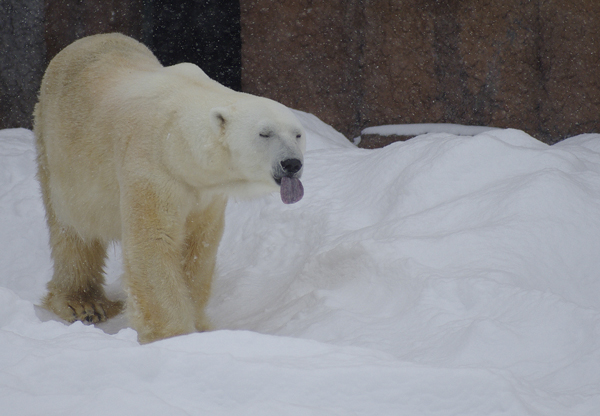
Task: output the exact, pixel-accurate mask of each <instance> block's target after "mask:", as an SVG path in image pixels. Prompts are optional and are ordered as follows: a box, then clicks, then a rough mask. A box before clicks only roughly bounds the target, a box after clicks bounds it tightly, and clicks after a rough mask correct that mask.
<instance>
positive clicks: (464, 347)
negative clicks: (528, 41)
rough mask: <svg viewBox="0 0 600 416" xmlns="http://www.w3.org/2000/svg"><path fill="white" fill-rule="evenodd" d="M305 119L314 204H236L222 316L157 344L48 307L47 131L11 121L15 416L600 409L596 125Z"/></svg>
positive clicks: (8, 183) (7, 231)
mask: <svg viewBox="0 0 600 416" xmlns="http://www.w3.org/2000/svg"><path fill="white" fill-rule="evenodd" d="M296 114H297V115H298V117H299V118H300V119H301V121H302V122H303V124H304V125H305V127H306V129H307V133H308V149H307V154H306V158H305V173H304V176H303V183H304V188H305V195H304V198H303V199H302V200H301V201H300V202H298V203H297V204H294V205H284V204H282V202H281V200H280V199H279V197H278V195H272V196H268V197H266V198H263V199H257V200H252V201H232V202H231V203H230V205H229V206H228V210H227V226H226V230H225V235H224V238H223V241H222V243H221V247H220V252H219V258H218V272H219V276H218V278H217V280H216V282H215V286H214V293H213V297H212V299H211V302H210V305H209V315H210V317H211V319H212V321H213V323H214V325H215V326H216V327H217V328H218V330H217V331H214V332H210V333H202V334H192V335H187V336H182V337H177V338H172V339H168V340H164V341H159V342H156V343H153V344H149V345H145V346H140V345H139V344H138V343H137V341H136V334H135V332H134V331H133V330H132V329H130V328H127V324H126V322H125V320H124V319H123V318H122V317H118V318H115V319H114V320H113V321H110V322H108V323H105V324H102V325H99V326H98V327H93V326H85V325H83V324H81V323H75V324H72V325H67V324H65V323H64V322H59V321H57V320H56V319H55V318H54V317H53V316H52V315H50V314H49V313H48V312H46V311H44V310H41V309H39V308H38V307H36V306H35V305H36V304H37V303H39V300H40V298H41V296H42V295H43V293H44V290H45V288H44V286H45V284H46V282H47V281H48V280H49V279H50V276H51V266H52V265H51V261H50V258H49V249H48V246H47V231H46V228H45V223H44V213H43V208H42V204H41V200H40V196H39V189H38V185H37V183H36V181H35V161H34V159H35V151H34V146H33V137H32V134H31V132H29V131H27V130H18V129H17V130H4V131H0V231H1V233H0V409H2V414H7V415H34V414H46V415H63V414H67V413H74V412H82V411H85V412H86V414H91V415H106V414H123V415H138V414H139V415H159V414H169V415H197V414H211V415H237V414H239V415H265V414H279V415H402V414H408V415H461V416H466V415H473V416H481V415H503V414H506V415H511V416H514V415H550V414H551V415H565V416H567V415H569V416H571V415H595V414H596V412H597V411H598V409H600V376H599V374H600V276H599V274H600V272H599V271H600V255H599V254H598V253H600V135H597V134H590V135H582V136H578V137H574V138H571V139H568V140H565V141H563V142H561V143H559V144H556V145H554V146H548V145H545V144H543V143H541V142H538V141H536V140H535V139H533V138H532V137H530V136H528V135H527V134H525V133H523V132H521V131H517V130H490V131H487V132H484V133H481V134H478V135H477V136H474V137H471V136H458V135H453V134H449V133H433V134H426V135H422V136H419V137H416V138H414V139H411V140H409V141H407V142H400V143H395V144H393V145H390V146H388V147H385V148H383V149H377V150H362V149H358V148H356V147H355V146H354V145H352V144H351V143H350V142H348V141H347V140H346V139H345V138H343V137H342V136H341V135H340V134H338V133H337V132H335V131H334V130H333V129H332V128H331V127H329V126H327V125H324V124H323V123H321V122H320V121H319V120H318V119H316V118H315V117H314V116H311V115H309V114H305V113H300V112H297V113H296ZM454 133H460V131H455V132H454ZM111 254H112V258H111V261H110V263H109V266H108V268H107V275H108V276H107V279H108V281H109V283H110V287H109V294H112V295H113V297H114V296H116V297H119V296H121V297H122V296H123V294H122V292H121V289H120V273H121V272H120V263H119V262H120V260H119V248H118V247H115V248H114V249H113V250H112V251H111Z"/></svg>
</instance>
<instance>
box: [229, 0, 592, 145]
mask: <svg viewBox="0 0 600 416" xmlns="http://www.w3.org/2000/svg"><path fill="white" fill-rule="evenodd" d="M241 10H242V13H241V25H242V87H243V89H244V90H245V91H247V92H250V93H253V94H258V95H264V96H268V97H271V98H273V99H276V100H278V101H281V102H283V103H284V104H286V105H288V106H291V107H293V108H297V109H300V110H304V111H309V112H312V113H314V114H316V115H317V116H319V117H320V118H321V119H323V120H324V121H325V122H327V123H329V124H332V125H333V126H334V127H335V128H336V129H338V130H340V131H341V132H342V133H344V134H345V135H346V136H347V137H349V138H353V137H355V136H357V135H359V134H360V131H361V130H362V129H363V128H365V127H368V126H374V125H382V124H400V123H457V124H467V125H488V126H495V127H504V128H506V127H512V128H519V129H522V130H525V131H526V132H528V133H529V134H531V135H533V136H534V137H537V138H539V139H541V140H544V141H546V142H548V143H553V142H555V141H558V140H560V139H562V138H564V137H569V136H571V135H574V134H578V133H581V132H600V92H599V88H600V76H599V75H598V74H599V73H600V72H599V70H598V68H600V34H599V31H600V2H597V1H596V0H573V1H571V0H505V1H503V2H498V1H492V0H446V1H435V0H397V1H389V0H388V1H385V0H363V1H359V0H354V1H342V2H328V1H325V0H321V1H318V0H317V1H309V0H303V1H298V2H293V4H286V5H285V6H284V5H282V4H280V2H275V1H272V0H241Z"/></svg>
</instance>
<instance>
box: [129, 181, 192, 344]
mask: <svg viewBox="0 0 600 416" xmlns="http://www.w3.org/2000/svg"><path fill="white" fill-rule="evenodd" d="M173 199H175V201H174V200H173ZM121 204H122V205H121V210H122V221H123V222H122V226H123V236H122V237H123V241H122V246H123V266H124V269H125V284H126V287H127V291H128V304H127V311H128V313H129V315H130V319H131V323H132V325H133V328H134V329H135V330H136V331H137V332H138V339H139V341H140V342H142V343H147V342H152V341H156V340H159V339H163V338H169V337H173V336H176V335H182V334H187V333H190V332H194V331H195V329H196V328H195V325H194V307H193V302H192V299H191V296H190V293H189V289H188V287H187V285H186V283H185V280H184V278H183V266H182V250H183V244H184V239H185V234H184V222H185V218H181V213H180V212H179V207H178V206H177V201H176V198H173V195H171V194H167V195H164V194H161V193H159V192H157V191H156V188H155V187H153V186H152V185H150V184H148V183H143V182H142V183H137V184H135V185H132V186H129V187H127V188H125V192H123V193H122V200H121Z"/></svg>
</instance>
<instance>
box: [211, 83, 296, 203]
mask: <svg viewBox="0 0 600 416" xmlns="http://www.w3.org/2000/svg"><path fill="white" fill-rule="evenodd" d="M240 95H242V94H240ZM242 96H243V97H242V98H241V99H239V100H237V101H236V102H234V103H232V104H230V105H228V106H224V107H215V108H212V109H211V110H210V114H209V118H210V120H211V126H212V129H213V133H214V134H216V135H217V137H218V140H219V142H220V143H222V145H223V146H224V147H226V148H227V150H228V153H229V157H230V167H229V168H230V169H231V173H235V175H234V176H236V177H238V178H240V181H241V182H243V183H241V185H242V186H241V187H240V188H241V189H240V190H239V191H240V193H241V194H242V196H245V195H257V194H261V193H265V192H273V191H275V190H277V189H278V188H279V191H280V193H281V199H282V200H283V202H284V203H286V204H290V203H295V202H297V201H299V200H300V199H301V198H302V196H303V193H304V191H303V188H302V183H301V182H300V177H301V175H302V168H303V164H304V151H305V149H306V133H305V131H304V128H303V127H302V125H301V124H300V122H299V121H298V119H297V118H296V117H295V116H294V114H293V113H292V112H291V111H290V110H289V109H288V108H287V107H285V106H283V105H281V104H279V103H277V102H275V101H272V100H269V99H266V98H262V97H255V96H251V95H247V94H243V95H242Z"/></svg>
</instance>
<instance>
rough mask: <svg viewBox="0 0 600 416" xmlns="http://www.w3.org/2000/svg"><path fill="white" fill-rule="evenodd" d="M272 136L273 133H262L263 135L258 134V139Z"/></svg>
mask: <svg viewBox="0 0 600 416" xmlns="http://www.w3.org/2000/svg"><path fill="white" fill-rule="evenodd" d="M272 135H273V133H271V132H270V131H268V132H264V133H260V137H264V138H265V139H268V138H269V137H271V136H272Z"/></svg>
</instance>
